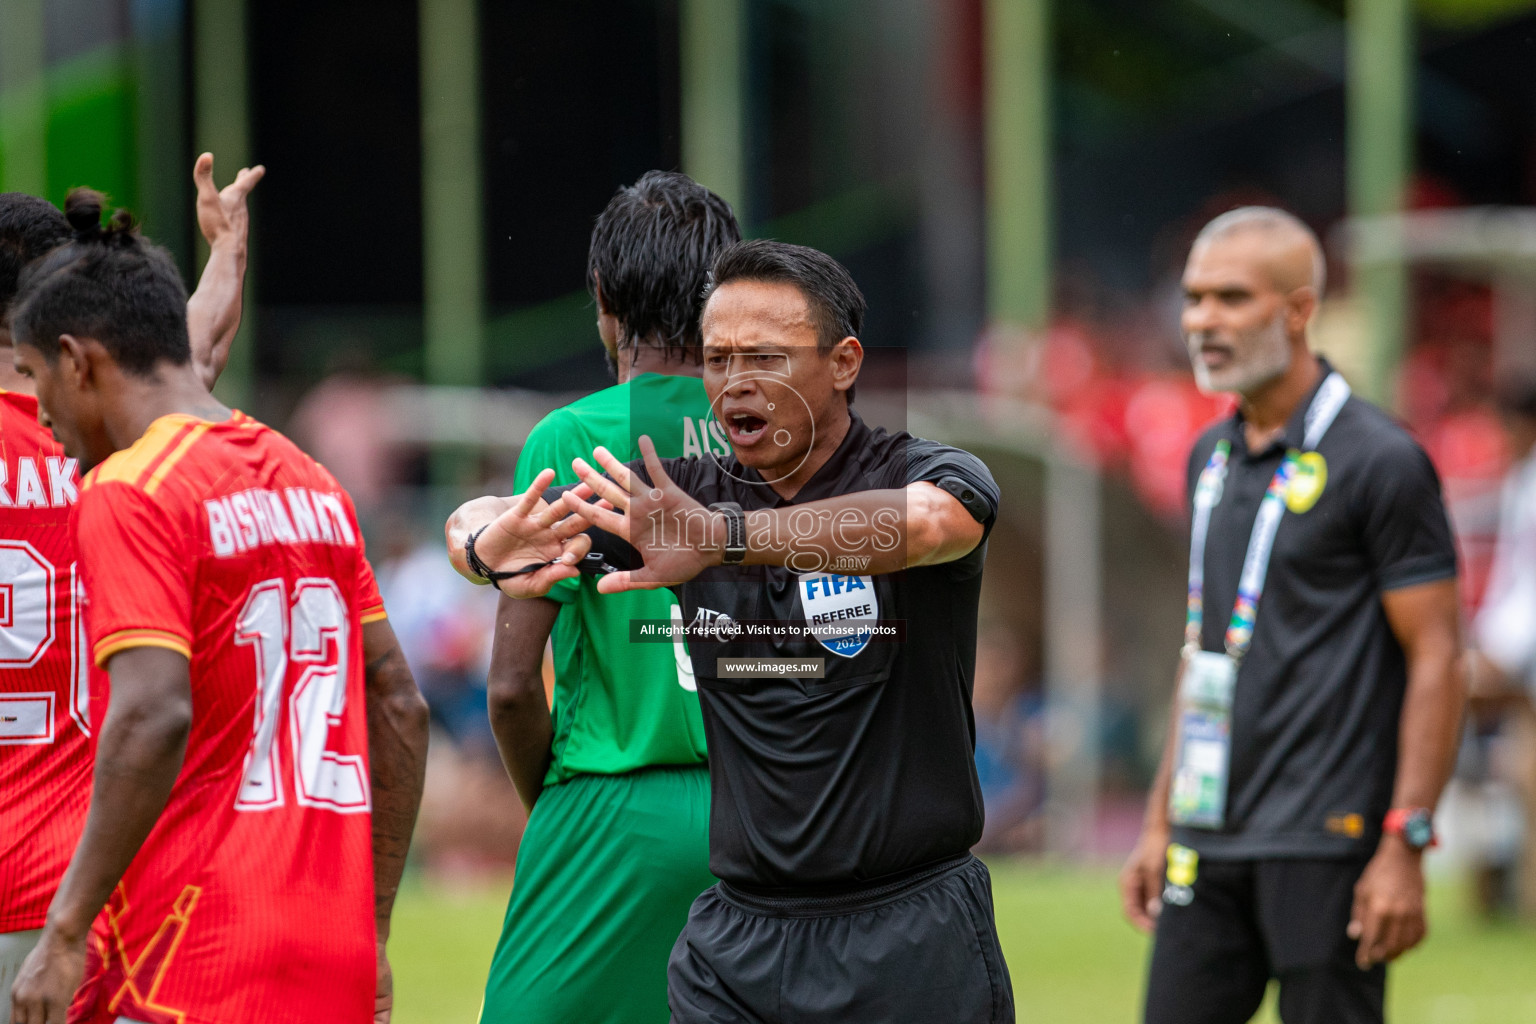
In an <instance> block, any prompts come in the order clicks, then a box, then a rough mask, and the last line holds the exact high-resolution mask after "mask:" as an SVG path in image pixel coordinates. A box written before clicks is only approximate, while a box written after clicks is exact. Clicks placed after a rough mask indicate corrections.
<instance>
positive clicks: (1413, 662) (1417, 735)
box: [1349, 579, 1466, 970]
mask: <svg viewBox="0 0 1536 1024" xmlns="http://www.w3.org/2000/svg"><path fill="white" fill-rule="evenodd" d="M1381 603H1382V607H1383V608H1384V609H1385V610H1386V613H1387V622H1388V624H1389V625H1390V626H1391V628H1392V632H1393V634H1394V635H1395V636H1396V637H1397V641H1398V643H1400V644H1401V645H1402V648H1403V653H1404V655H1405V656H1406V659H1407V663H1408V688H1407V691H1406V692H1405V693H1404V695H1403V711H1402V719H1401V722H1400V724H1399V731H1398V760H1397V778H1396V781H1395V784H1394V785H1393V789H1392V806H1393V807H1424V808H1429V809H1430V810H1433V809H1434V807H1435V804H1436V803H1437V802H1438V801H1439V799H1440V794H1441V792H1442V791H1443V790H1444V789H1445V784H1446V782H1447V781H1448V780H1449V779H1450V777H1451V770H1452V768H1453V767H1454V766H1455V763H1456V748H1457V744H1458V740H1459V739H1460V736H1461V720H1462V711H1463V708H1464V706H1465V703H1466V687H1465V681H1464V680H1463V678H1462V675H1461V672H1460V671H1459V670H1458V665H1457V659H1458V656H1459V654H1460V648H1461V635H1460V634H1461V629H1460V603H1459V600H1458V598H1457V589H1456V581H1455V580H1454V579H1450V580H1440V581H1437V582H1434V583H1423V584H1419V585H1417V586H1410V587H1403V588H1401V589H1398V590H1390V591H1387V592H1385V593H1383V594H1382V598H1381ZM1422 860H1423V852H1422V851H1419V850H1414V849H1412V848H1410V847H1409V846H1408V845H1407V844H1406V843H1405V842H1403V840H1402V839H1401V838H1400V837H1398V836H1394V835H1390V834H1388V835H1384V836H1382V839H1381V845H1380V846H1379V847H1378V848H1377V851H1376V855H1375V856H1374V857H1372V858H1371V862H1370V864H1368V865H1367V866H1366V869H1365V872H1364V874H1362V875H1361V876H1360V881H1359V882H1358V883H1357V884H1356V886H1355V902H1354V910H1353V912H1352V913H1351V915H1350V923H1349V937H1350V938H1352V939H1357V940H1359V947H1358V950H1357V952H1356V954H1355V959H1356V962H1357V963H1358V964H1359V965H1360V967H1361V969H1362V970H1363V969H1365V968H1367V967H1369V966H1370V965H1372V964H1377V963H1386V962H1388V961H1390V960H1394V959H1396V958H1397V957H1398V956H1400V955H1401V954H1403V953H1405V952H1407V951H1408V950H1410V949H1412V948H1413V947H1414V946H1416V945H1418V944H1419V942H1420V941H1422V940H1423V938H1424V936H1425V934H1426V931H1427V927H1426V924H1425V920H1424V871H1423V865H1422Z"/></svg>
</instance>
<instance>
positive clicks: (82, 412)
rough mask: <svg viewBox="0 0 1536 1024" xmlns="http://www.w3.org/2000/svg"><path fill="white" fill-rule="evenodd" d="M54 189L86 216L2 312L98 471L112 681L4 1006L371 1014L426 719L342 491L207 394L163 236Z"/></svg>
mask: <svg viewBox="0 0 1536 1024" xmlns="http://www.w3.org/2000/svg"><path fill="white" fill-rule="evenodd" d="M66 212H67V213H68V215H69V217H70V221H71V223H72V224H75V225H76V226H77V228H80V229H82V232H81V237H80V238H79V240H77V241H76V242H75V243H73V244H71V245H70V246H68V247H66V248H64V249H60V250H57V251H55V252H54V253H53V254H51V255H50V256H48V257H47V258H45V259H44V260H43V261H41V263H40V264H37V265H34V266H33V267H32V268H30V269H29V271H28V273H27V277H26V279H25V280H24V282H23V287H22V292H21V294H20V296H19V297H18V298H17V301H16V304H15V307H14V309H13V310H12V315H11V328H12V332H13V335H14V338H15V342H16V345H15V350H14V358H15V365H16V368H17V369H18V370H19V371H20V372H22V373H24V374H26V375H28V376H30V377H32V378H33V380H34V381H35V383H36V387H37V396H38V404H39V415H40V417H41V418H42V421H43V422H44V423H46V424H48V425H50V426H51V427H52V429H53V432H54V434H55V436H56V437H58V438H59V439H60V440H61V441H62V443H63V445H64V449H65V451H66V452H67V453H69V454H70V455H72V456H73V457H75V458H78V459H79V460H80V465H81V467H82V469H85V470H86V471H87V473H86V476H85V478H84V482H83V484H82V486H81V493H80V501H79V505H78V508H77V510H76V516H75V535H76V540H77V544H78V547H79V550H80V553H81V567H82V575H83V579H84V590H85V594H86V596H87V599H88V601H89V609H88V615H87V627H88V634H89V635H88V642H89V644H90V649H91V655H92V658H93V659H94V661H95V663H96V665H97V666H99V667H101V668H102V669H104V670H105V672H106V675H107V677H109V678H101V677H100V676H97V677H95V678H93V685H92V688H93V694H95V693H96V692H98V691H97V687H98V686H100V687H101V689H100V691H99V694H100V696H102V697H104V698H105V699H104V700H100V701H98V700H93V701H92V705H91V706H92V719H93V727H94V732H95V743H96V750H97V753H96V764H95V781H94V785H93V791H92V796H91V806H90V811H89V814H88V816H87V819H86V825H85V830H84V833H83V834H82V836H81V839H80V844H79V846H78V848H77V849H76V851H75V855H74V857H73V859H72V860H71V861H70V866H69V870H68V871H67V872H66V873H65V876H64V880H63V882H62V883H61V884H60V886H59V890H58V894H57V895H56V896H55V897H54V900H53V903H52V905H51V906H50V907H49V911H48V922H47V925H46V926H45V928H44V931H43V935H42V938H41V939H39V941H38V944H37V947H36V948H35V949H34V950H33V951H32V953H31V955H30V956H29V957H28V958H27V961H26V963H25V964H24V965H23V967H22V970H21V974H20V976H19V977H18V979H17V981H16V984H15V986H14V988H13V990H12V1000H13V1014H14V1017H15V1024H58V1022H61V1021H63V1020H65V1019H66V1018H65V1013H66V1007H67V1006H68V1004H69V1003H70V1000H71V997H73V996H75V993H76V990H77V987H78V989H79V994H78V997H77V998H75V1001H74V1005H73V1007H72V1008H70V1009H69V1011H68V1019H69V1020H71V1021H81V1022H100V1024H108V1022H113V1021H123V1020H129V1021H142V1022H148V1024H247V1022H254V1021H260V1022H262V1024H280V1022H287V1021H293V1022H298V1021H306V1022H308V1021H326V1022H333V1021H334V1022H340V1024H345V1022H357V1024H361V1022H363V1021H366V1020H368V1019H370V1018H374V1019H380V1018H383V1019H387V1017H388V1011H389V1004H388V998H387V997H388V987H389V974H388V965H387V961H386V960H385V958H384V955H383V952H384V941H385V939H386V938H387V935H388V926H389V913H390V910H391V908H392V905H393V899H394V894H395V890H396V888H397V886H398V883H399V878H400V872H401V869H402V868H403V866H404V858H405V851H406V847H407V845H408V843H409V838H410V833H411V827H412V824H413V823H414V819H415V814H416V809H417V805H418V803H419V801H420V796H421V784H422V775H423V767H424V763H425V752H426V738H427V737H426V729H427V715H426V705H425V702H424V701H423V700H422V699H421V695H420V693H419V692H418V691H417V689H416V686H415V683H414V681H413V680H412V678H411V675H410V671H409V669H408V668H406V666H405V661H404V658H403V657H402V656H401V654H400V651H399V648H398V646H397V645H396V643H395V639H394V635H393V632H392V631H391V629H390V627H389V623H388V621H387V620H386V619H385V618H384V611H383V607H382V604H381V602H380V600H379V596H378V590H377V588H376V587H375V585H374V582H373V574H372V570H371V569H370V568H369V566H368V562H367V560H366V558H365V557H364V553H363V545H362V537H361V533H360V531H359V529H358V526H357V521H356V516H355V513H354V511H353V509H352V505H351V501H350V499H349V498H348V497H347V495H346V493H345V492H344V491H343V490H342V489H341V487H340V486H339V485H338V484H337V483H336V481H335V479H334V478H333V477H332V476H331V475H330V474H329V473H327V472H326V471H325V470H324V469H323V468H322V467H320V466H319V465H318V464H317V463H315V462H314V460H312V459H310V458H309V457H308V456H306V455H304V454H303V453H302V452H301V451H299V450H298V449H297V448H296V447H295V446H294V445H293V444H292V443H291V442H289V441H288V440H287V439H286V438H284V437H282V436H281V435H280V434H278V433H276V432H275V431H272V430H270V429H269V428H267V427H265V426H263V425H261V424H260V423H257V422H256V421H254V420H252V419H250V418H249V417H247V416H244V415H242V414H240V413H238V412H231V411H230V410H228V409H226V408H225V407H224V406H222V405H221V404H219V403H218V402H217V401H216V400H215V399H214V398H213V396H212V395H211V394H209V392H208V389H207V387H206V386H205V384H204V382H203V381H202V380H201V379H200V377H199V375H198V373H197V370H196V368H195V367H193V366H192V365H191V361H190V352H189V346H188V342H187V335H186V326H185V322H184V320H183V318H182V317H181V316H180V315H179V310H180V309H181V306H182V304H183V303H184V302H185V292H184V291H183V289H182V287H181V282H180V279H179V277H178V276H177V275H176V273H175V270H174V268H173V267H172V266H171V265H170V262H169V260H168V259H167V258H166V257H165V255H164V253H163V252H161V251H160V250H158V249H155V248H154V247H152V246H150V245H149V244H148V243H147V242H145V241H143V240H141V239H139V238H138V237H137V235H136V234H135V233H134V232H133V231H132V229H131V227H130V224H131V221H130V220H129V219H128V218H126V216H125V215H121V214H120V215H118V216H116V217H114V218H113V222H112V225H111V226H110V227H109V228H108V229H107V230H106V231H101V230H100V229H99V228H97V227H95V225H96V223H97V217H98V216H99V209H98V208H95V207H90V206H89V204H87V203H83V202H81V201H79V200H77V198H76V197H75V196H72V197H71V201H70V203H68V204H66ZM91 231H94V232H95V233H96V237H94V238H93V237H89V235H88V234H86V232H91ZM103 906H105V908H106V913H105V915H104V918H103V920H104V922H105V925H106V927H105V928H104V929H102V928H99V929H98V934H97V937H96V939H95V940H94V941H92V942H91V943H89V954H90V955H89V957H88V956H87V950H88V943H87V937H88V935H89V934H90V932H91V924H92V921H93V920H95V919H96V917H97V915H98V913H100V912H101V910H102V908H103ZM82 976H83V977H84V984H83V985H80V984H79V983H80V982H81V979H82Z"/></svg>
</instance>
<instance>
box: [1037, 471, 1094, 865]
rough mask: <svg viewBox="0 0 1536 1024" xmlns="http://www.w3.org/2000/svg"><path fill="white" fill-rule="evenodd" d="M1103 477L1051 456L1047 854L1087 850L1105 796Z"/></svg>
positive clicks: (1047, 516) (1047, 598) (1047, 553)
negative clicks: (1101, 791) (1102, 746)
mask: <svg viewBox="0 0 1536 1024" xmlns="http://www.w3.org/2000/svg"><path fill="white" fill-rule="evenodd" d="M1099 491H1100V488H1099V474H1098V471H1097V470H1096V469H1094V468H1093V467H1092V466H1089V465H1084V464H1083V463H1081V462H1079V461H1077V460H1075V459H1071V458H1068V457H1064V456H1063V455H1061V454H1059V453H1058V454H1056V455H1053V456H1052V457H1051V458H1050V459H1049V460H1048V461H1047V462H1046V466H1045V588H1046V592H1045V626H1046V633H1045V676H1046V701H1047V703H1046V707H1047V709H1048V718H1047V722H1048V726H1049V727H1048V730H1047V732H1048V736H1049V741H1048V742H1049V753H1050V760H1049V763H1050V765H1051V769H1050V777H1049V779H1048V793H1047V800H1046V848H1047V849H1049V850H1051V851H1052V852H1054V853H1080V852H1083V851H1084V850H1086V849H1088V848H1089V846H1090V844H1091V841H1092V836H1093V824H1094V818H1095V812H1096V808H1097V805H1098V793H1099V760H1100V749H1099V747H1100V743H1099V733H1100V727H1099V703H1100V699H1101V691H1102V683H1101V679H1100V677H1101V674H1102V672H1103V666H1102V658H1101V655H1100V651H1101V649H1102V639H1101V637H1102V635H1103V633H1102V631H1103V624H1102V621H1101V611H1100V609H1101V603H1102V599H1103V595H1102V585H1101V560H1102V558H1103V552H1102V548H1101V543H1100V521H1101V518H1102V517H1101V514H1100V493H1099Z"/></svg>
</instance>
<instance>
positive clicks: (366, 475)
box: [289, 349, 401, 520]
mask: <svg viewBox="0 0 1536 1024" xmlns="http://www.w3.org/2000/svg"><path fill="white" fill-rule="evenodd" d="M388 385H389V381H388V380H387V379H385V378H384V377H382V376H380V375H379V374H377V373H375V372H374V371H373V370H372V368H371V366H370V364H369V361H368V358H367V356H366V355H364V354H362V353H360V352H359V351H357V350H355V349H348V350H345V351H343V352H341V353H340V354H338V355H337V356H336V357H335V358H334V359H333V361H332V363H331V365H330V367H329V368H328V370H327V375H326V377H325V379H324V380H322V381H321V382H320V383H319V384H317V385H316V386H315V387H314V388H313V389H311V390H310V392H309V393H308V394H306V395H305V396H304V397H303V399H301V400H300V401H299V405H298V408H297V409H295V410H294V413H293V417H292V419H291V420H290V421H289V427H290V429H291V430H292V432H293V435H294V439H295V440H296V441H297V442H298V443H299V445H300V447H302V448H303V449H304V450H305V451H306V452H308V453H309V454H310V455H312V456H314V458H315V460H316V461H317V462H319V463H320V464H321V465H323V466H325V468H326V469H328V470H330V471H331V473H332V475H333V476H335V477H336V479H337V480H338V481H339V482H340V483H341V485H342V486H343V487H345V488H346V489H347V493H348V494H350V495H352V501H353V502H354V503H355V504H356V505H357V506H358V508H359V510H363V511H364V513H365V514H364V516H363V518H364V519H365V520H366V518H367V515H366V511H368V510H373V509H377V508H380V507H382V504H383V501H384V498H385V496H386V494H387V492H388V491H389V489H390V488H391V487H393V486H395V485H396V484H399V483H401V479H400V466H399V460H398V459H397V458H396V457H395V454H394V453H393V452H392V451H391V449H390V445H389V442H388V440H387V439H388V438H389V437H390V435H391V430H390V423H389V419H388V412H387V409H386V405H385V401H384V393H385V390H386V389H387V387H388Z"/></svg>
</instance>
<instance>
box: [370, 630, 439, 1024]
mask: <svg viewBox="0 0 1536 1024" xmlns="http://www.w3.org/2000/svg"><path fill="white" fill-rule="evenodd" d="M363 663H364V665H365V666H366V670H365V681H366V686H367V693H368V774H369V783H370V786H371V788H372V791H373V911H374V919H375V923H376V925H377V928H378V970H379V982H378V992H377V995H376V997H375V1003H374V1020H375V1022H376V1024H386V1022H387V1021H388V1020H389V1017H390V1013H391V1011H392V1010H393V1008H394V977H393V973H392V972H391V971H390V967H389V958H388V957H387V956H386V955H385V951H384V950H385V946H386V944H387V943H388V941H389V932H390V916H391V914H392V913H393V912H394V908H395V894H396V893H397V892H398V891H399V889H400V876H401V874H402V873H403V872H404V871H405V855H406V853H407V852H408V851H409V850H410V848H411V834H412V832H413V831H414V830H415V827H416V812H417V811H418V810H419V809H420V807H421V790H422V785H423V784H424V782H425V780H426V774H427V702H426V701H425V700H424V699H422V696H421V691H420V690H419V689H418V688H417V686H416V680H415V678H414V677H413V676H412V675H411V668H410V666H409V665H407V664H406V661H405V655H404V654H402V653H401V651H400V644H399V642H398V641H397V640H396V639H395V631H394V629H393V628H392V627H391V626H390V624H389V620H387V619H379V620H377V621H374V622H367V623H364V625H363Z"/></svg>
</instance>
